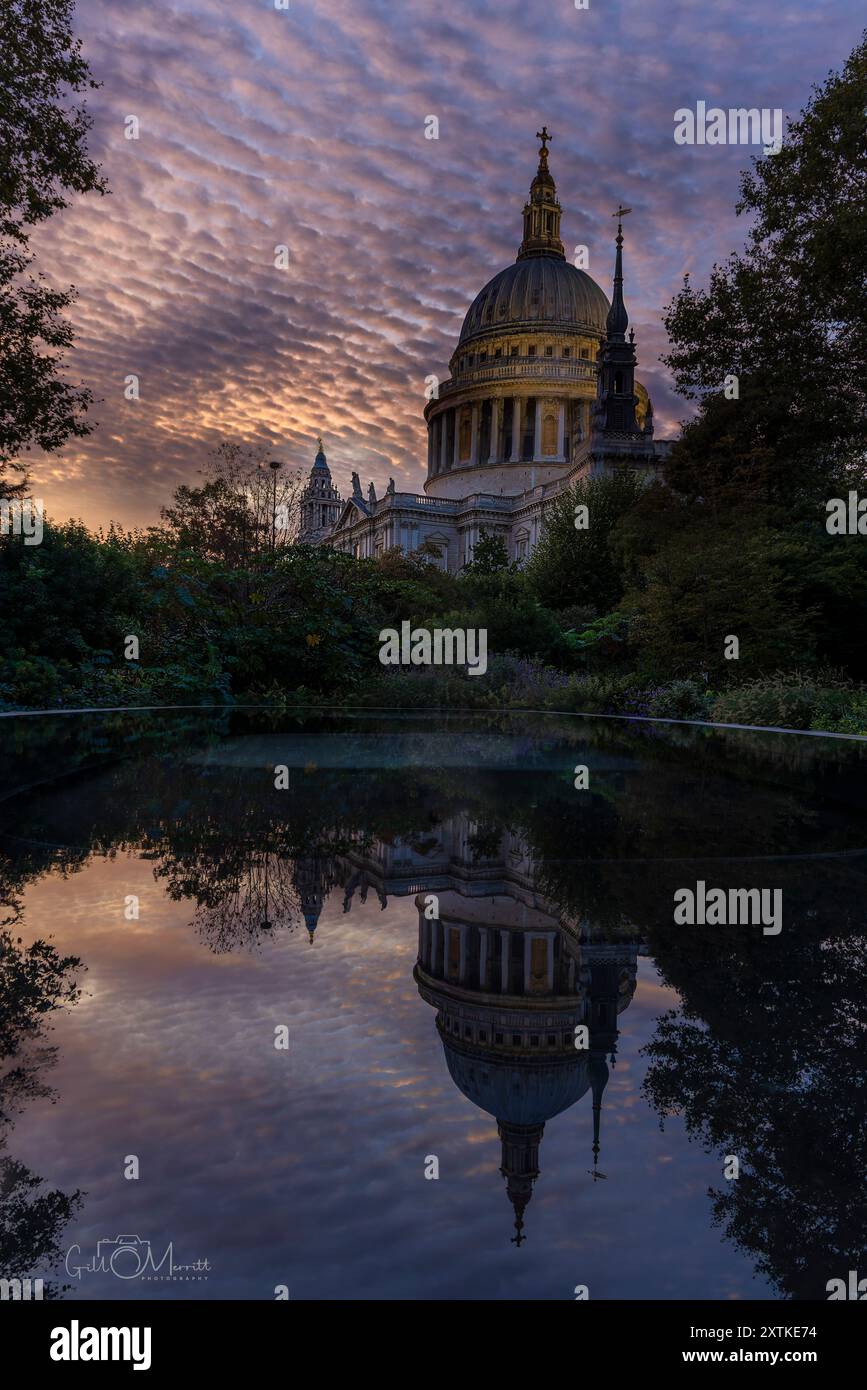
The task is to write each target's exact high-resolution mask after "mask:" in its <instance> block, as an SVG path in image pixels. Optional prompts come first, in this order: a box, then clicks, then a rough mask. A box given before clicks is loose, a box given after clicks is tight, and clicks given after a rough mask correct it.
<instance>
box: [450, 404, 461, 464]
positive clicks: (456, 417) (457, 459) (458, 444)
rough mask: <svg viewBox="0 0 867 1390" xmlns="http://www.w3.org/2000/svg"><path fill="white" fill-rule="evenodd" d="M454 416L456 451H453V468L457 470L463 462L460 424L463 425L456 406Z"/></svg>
mask: <svg viewBox="0 0 867 1390" xmlns="http://www.w3.org/2000/svg"><path fill="white" fill-rule="evenodd" d="M452 415H453V416H454V421H455V447H454V450H453V451H452V467H453V468H457V466H458V464H459V463H460V461H461V460H460V452H461V442H460V441H461V431H460V423H461V418H460V411H459V410H458V408H457V406H455V408H454V409H453V410H452Z"/></svg>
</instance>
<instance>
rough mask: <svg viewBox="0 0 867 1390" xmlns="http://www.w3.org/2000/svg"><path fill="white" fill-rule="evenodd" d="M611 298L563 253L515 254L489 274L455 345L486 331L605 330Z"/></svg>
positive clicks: (598, 333) (590, 331)
mask: <svg viewBox="0 0 867 1390" xmlns="http://www.w3.org/2000/svg"><path fill="white" fill-rule="evenodd" d="M608 309H609V303H608V298H607V296H606V295H605V294H604V292H603V291H602V290H601V289H600V288H599V286H598V285H597V284H596V281H595V280H591V278H590V276H589V275H588V274H587V273H586V272H585V271H583V270H579V269H578V268H577V266H574V265H571V264H570V263H569V261H567V260H566V259H565V258H563V257H562V256H558V255H555V254H548V255H546V254H544V253H542V254H539V255H535V256H527V257H524V258H522V259H520V260H517V261H516V262H515V264H514V265H510V266H507V267H506V269H505V270H501V271H500V273H499V275H495V276H494V278H493V280H489V281H488V283H487V285H485V288H484V289H483V290H482V291H481V292H480V293H479V294H477V295H476V298H475V299H474V300H473V302H472V304H471V305H470V308H469V312H468V313H467V316H466V318H465V319H464V326H463V328H462V329H461V336H460V340H459V342H458V348H459V349H460V348H463V347H466V345H467V343H468V342H469V341H470V340H471V339H475V338H478V337H481V336H483V335H484V334H485V333H490V334H492V335H493V334H498V333H502V332H504V331H505V332H514V331H519V330H521V329H524V330H527V329H529V330H530V331H533V330H534V329H538V328H542V327H544V328H552V329H558V328H562V329H566V330H568V331H573V332H574V331H576V330H577V331H581V330H584V331H586V332H588V333H591V334H593V335H594V336H599V335H601V334H602V333H604V332H605V321H606V318H607V316H608Z"/></svg>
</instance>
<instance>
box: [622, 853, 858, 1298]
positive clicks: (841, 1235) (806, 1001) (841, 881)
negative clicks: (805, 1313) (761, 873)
mask: <svg viewBox="0 0 867 1390" xmlns="http://www.w3.org/2000/svg"><path fill="white" fill-rule="evenodd" d="M857 863H858V861H855V860H851V861H848V867H844V868H843V869H838V870H837V871H836V872H835V873H833V874H832V873H831V872H830V871H829V869H828V867H827V864H826V865H824V866H823V865H822V864H819V863H815V862H814V863H813V864H810V865H809V866H807V867H806V868H805V867H804V866H801V867H800V874H799V875H798V876H797V877H796V871H795V870H792V871H791V872H790V875H789V877H788V878H787V879H784V885H785V886H784V889H783V893H784V899H783V900H784V903H788V904H789V910H788V913H787V915H786V920H785V922H784V927H783V931H782V933H781V935H780V937H779V938H765V937H763V936H762V935H761V933H760V932H758V933H757V931H756V929H755V928H749V927H748V928H736V927H724V928H719V927H717V928H710V927H707V928H700V927H696V928H688V929H684V928H680V929H676V928H673V927H672V926H671V925H668V926H667V927H666V928H665V929H664V930H657V931H655V932H654V933H652V936H651V945H652V949H653V951H654V955H655V957H656V960H657V962H658V964H659V965H660V968H661V969H662V971H663V974H664V977H665V978H666V980H667V982H668V983H670V984H672V985H673V986H674V987H675V988H676V989H677V990H678V992H679V993H680V995H681V999H682V1008H681V1009H680V1010H679V1011H677V1012H672V1013H669V1014H666V1015H664V1016H663V1017H662V1018H661V1019H660V1020H659V1022H658V1024H657V1030H656V1034H655V1036H654V1038H653V1040H652V1042H651V1043H650V1044H649V1046H648V1048H647V1049H646V1051H647V1054H648V1056H649V1058H650V1067H649V1070H648V1073H647V1077H646V1080H645V1093H646V1095H647V1098H648V1099H649V1101H650V1102H651V1104H652V1105H653V1106H654V1108H655V1109H656V1111H657V1112H658V1114H659V1115H660V1119H661V1121H662V1122H664V1117H665V1116H666V1115H670V1114H680V1115H682V1116H683V1118H684V1121H685V1124H686V1127H687V1131H688V1132H689V1134H690V1135H691V1136H693V1137H694V1138H696V1139H698V1140H699V1141H700V1142H702V1143H703V1145H704V1146H705V1148H706V1149H707V1150H708V1151H716V1152H718V1153H719V1154H720V1156H721V1158H722V1156H723V1155H726V1154H735V1155H737V1157H738V1158H739V1160H740V1177H739V1178H738V1179H737V1180H732V1181H730V1182H728V1183H727V1184H725V1186H724V1189H721V1190H718V1191H715V1192H712V1193H711V1194H710V1195H711V1197H712V1205H713V1214H714V1219H715V1221H717V1222H718V1223H719V1224H721V1225H722V1226H723V1228H724V1229H725V1231H726V1234H727V1236H728V1237H729V1239H731V1240H732V1241H733V1242H734V1243H735V1244H736V1245H737V1246H739V1247H740V1248H741V1249H743V1250H744V1251H745V1252H746V1253H747V1254H749V1256H750V1257H751V1258H752V1259H753V1261H754V1262H755V1265H756V1268H757V1269H758V1270H759V1271H760V1272H761V1273H762V1274H763V1275H765V1276H766V1277H767V1278H768V1279H769V1280H770V1281H771V1282H772V1283H773V1284H774V1285H775V1286H776V1288H777V1289H778V1290H779V1292H780V1293H781V1294H783V1295H784V1296H787V1297H790V1298H809V1299H824V1298H826V1297H827V1294H826V1291H825V1286H826V1283H827V1281H828V1280H829V1279H831V1278H835V1277H842V1278H843V1279H845V1278H846V1276H847V1272H848V1270H850V1269H857V1268H858V1264H859V1260H860V1262H861V1263H862V1264H863V1252H864V1249H865V1248H867V1213H865V1207H864V1199H863V1179H864V1173H865V1171H867V1123H865V1122H867V1093H865V1080H864V1035H865V1033H864V1030H865V1024H867V1017H865V999H864V979H865V973H867V972H865V967H867V935H865V930H864V922H865V917H864V910H863V907H862V906H861V905H862V904H863V902H864V896H865V893H864V890H865V881H864V870H863V868H861V867H858V868H856V867H854V866H855V865H856V864H857ZM717 879H719V875H717Z"/></svg>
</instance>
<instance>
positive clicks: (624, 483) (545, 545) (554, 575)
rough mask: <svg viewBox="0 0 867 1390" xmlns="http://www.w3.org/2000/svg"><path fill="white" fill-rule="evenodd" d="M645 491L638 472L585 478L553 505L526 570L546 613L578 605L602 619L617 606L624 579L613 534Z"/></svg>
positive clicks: (620, 556)
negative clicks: (546, 608)
mask: <svg viewBox="0 0 867 1390" xmlns="http://www.w3.org/2000/svg"><path fill="white" fill-rule="evenodd" d="M644 486H645V485H644V482H643V480H642V479H641V478H640V477H639V476H638V474H636V473H620V474H616V475H613V476H606V477H599V478H585V479H582V480H581V481H580V482H579V483H577V484H576V485H575V487H574V488H573V489H572V491H571V492H567V493H564V494H563V495H562V496H561V497H559V498H558V499H557V500H556V502H554V503H553V505H552V506H551V508H550V509H549V511H548V512H546V514H545V529H544V531H543V533H542V537H541V540H540V541H539V544H538V545H537V547H536V549H535V550H534V552H533V554H532V555H531V557H530V560H529V563H528V564H527V568H526V571H525V573H526V576H527V582H528V584H529V586H530V588H531V589H532V591H533V593H535V595H536V596H537V598H538V599H540V601H541V602H542V603H544V604H545V605H546V606H547V607H548V608H553V609H563V608H567V607H569V606H573V605H578V604H582V605H587V606H589V607H590V608H592V609H593V610H594V611H595V613H596V614H600V613H607V612H609V611H610V610H611V609H612V608H614V607H616V605H617V604H618V603H619V601H620V598H621V597H622V594H623V590H624V587H625V574H624V565H623V558H622V555H621V553H620V552H619V550H618V548H617V546H616V545H615V543H614V532H615V528H616V527H617V525H618V523H619V522H620V521H621V519H622V518H623V517H624V516H625V515H626V514H627V513H629V511H630V510H631V509H632V508H633V507H634V506H635V504H636V503H637V501H638V499H639V498H640V497H641V496H642V493H643V491H644ZM580 508H586V512H580V511H579V509H580ZM579 523H581V524H579Z"/></svg>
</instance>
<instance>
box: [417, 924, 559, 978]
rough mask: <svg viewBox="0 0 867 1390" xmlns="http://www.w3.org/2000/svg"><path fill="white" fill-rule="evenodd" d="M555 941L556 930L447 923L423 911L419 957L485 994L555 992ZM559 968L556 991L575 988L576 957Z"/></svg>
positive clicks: (425, 965)
mask: <svg viewBox="0 0 867 1390" xmlns="http://www.w3.org/2000/svg"><path fill="white" fill-rule="evenodd" d="M556 940H557V932H556V931H541V930H540V931H520V932H516V931H510V930H509V929H508V928H506V927H480V926H476V925H475V924H472V923H464V922H457V923H451V922H449V923H445V922H442V921H440V920H438V919H428V918H426V917H424V916H423V915H421V914H420V916H419V929H418V959H419V964H420V965H421V967H422V969H423V970H424V971H425V972H426V973H427V974H428V975H431V976H433V977H434V978H437V979H442V980H449V981H452V982H453V983H455V984H459V985H462V986H463V987H464V988H465V989H470V990H479V991H481V992H482V993H485V994H509V995H521V994H534V993H539V992H540V991H541V992H547V993H554V979H555V943H556ZM516 942H517V943H519V944H518V946H517V949H516V947H515V946H514V945H513V943H516ZM536 943H541V945H537V944H536ZM560 973H561V974H562V975H563V976H564V978H562V979H561V980H559V981H558V992H560V993H562V992H566V993H570V994H571V993H574V991H575V987H576V979H575V961H574V959H571V958H570V960H569V961H568V963H566V964H565V968H564V971H562V972H560Z"/></svg>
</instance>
